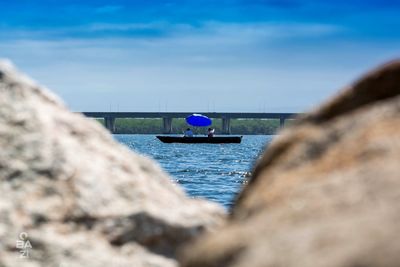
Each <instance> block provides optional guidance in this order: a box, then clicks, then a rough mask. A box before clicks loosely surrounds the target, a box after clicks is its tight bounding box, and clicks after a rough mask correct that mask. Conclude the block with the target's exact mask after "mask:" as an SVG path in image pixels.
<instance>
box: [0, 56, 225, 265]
mask: <svg viewBox="0 0 400 267" xmlns="http://www.w3.org/2000/svg"><path fill="white" fill-rule="evenodd" d="M0 148H1V149H0V241H1V242H0V266H41V267H42V266H52V267H54V266H68V267H71V266H138V267H140V266H154V267H156V266H160V267H161V266H162V267H169V266H176V261H175V260H174V259H173V258H174V255H175V250H176V249H177V247H178V246H179V245H181V244H183V243H184V242H186V241H187V240H189V239H190V238H192V237H193V236H195V235H197V234H198V233H199V232H201V231H202V230H203V229H204V228H210V227H213V226H215V225H218V224H219V223H221V221H222V219H223V210H222V208H220V207H218V206H216V205H214V204H212V203H209V202H206V201H203V200H193V199H189V198H188V197H187V196H186V195H185V194H184V193H183V191H182V190H181V189H180V188H178V187H177V186H176V185H174V184H173V183H172V182H171V181H170V179H169V177H167V176H166V175H165V174H164V173H163V172H162V171H161V170H160V168H159V167H158V166H157V165H156V164H154V163H153V162H152V161H151V160H149V159H147V158H145V157H142V156H139V155H136V154H133V153H132V152H130V151H128V149H125V148H124V147H122V146H121V145H118V144H117V143H116V142H115V141H113V139H112V137H111V136H110V135H109V134H108V133H107V132H106V130H105V129H103V127H101V126H100V125H99V124H98V123H96V122H94V121H91V120H89V119H86V118H84V117H82V116H81V115H78V114H73V113H71V112H69V111H68V110H67V109H66V108H65V107H64V106H63V104H62V103H61V102H60V101H59V100H58V99H57V97H55V96H53V95H52V94H51V93H50V92H48V91H47V90H46V89H43V88H40V87H38V86H37V85H36V84H35V83H34V82H32V81H30V80H29V79H28V78H26V77H23V76H22V75H21V74H19V73H17V72H16V71H15V70H14V69H13V67H12V66H11V65H10V64H9V63H7V62H1V63H0ZM21 232H26V233H27V234H28V235H29V236H28V240H29V241H30V243H31V245H32V249H31V250H30V257H29V258H28V259H20V258H19V255H20V252H19V249H17V248H16V241H17V240H18V238H19V235H20V233H21ZM60 264H62V265H60Z"/></svg>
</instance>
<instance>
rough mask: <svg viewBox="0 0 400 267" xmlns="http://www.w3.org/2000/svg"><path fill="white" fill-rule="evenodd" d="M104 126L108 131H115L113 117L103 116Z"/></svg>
mask: <svg viewBox="0 0 400 267" xmlns="http://www.w3.org/2000/svg"><path fill="white" fill-rule="evenodd" d="M104 126H105V127H106V128H107V129H108V130H109V131H110V133H114V132H115V118H113V117H105V118H104Z"/></svg>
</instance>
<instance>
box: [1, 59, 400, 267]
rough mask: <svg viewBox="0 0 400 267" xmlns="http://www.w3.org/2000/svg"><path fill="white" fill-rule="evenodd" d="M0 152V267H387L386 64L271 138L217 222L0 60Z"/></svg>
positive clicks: (397, 246)
mask: <svg viewBox="0 0 400 267" xmlns="http://www.w3.org/2000/svg"><path fill="white" fill-rule="evenodd" d="M0 148H1V149H0V180H1V186H0V266H7V267H14V266H22V267H36V266H37V267H42V266H44V267H50V266H51V267H54V266H57V267H58V266H60V267H61V266H62V267H76V266H94V267H97V266H99V267H100V266H116V267H122V266H132V267H147V266H148V267H150V266H152V267H177V266H182V267H224V266H227V267H249V266H251V267H264V266H266V267H267V266H271V267H272V266H273V267H277V266H296V267H302V266H319V267H321V266H326V267H331V266H332V267H334V266H335V267H360V266H363V267H369V266H371V267H372V266H374V267H377V266H378V267H379V266H382V267H391V266H393V267H394V266H398V265H399V262H400V253H399V252H400V242H399V241H398V240H399V239H400V224H399V221H400V201H399V200H400V61H393V62H390V63H388V64H385V65H383V66H381V67H379V68H378V69H376V70H374V71H372V72H370V73H368V74H366V75H365V76H363V77H362V78H361V79H359V80H358V81H356V82H355V83H354V84H352V85H350V86H348V87H347V88H344V89H343V90H342V91H340V93H339V94H338V95H337V96H336V97H334V98H333V99H332V100H330V101H328V102H327V103H325V104H323V105H322V106H321V107H319V108H317V109H316V110H314V111H311V112H309V113H307V114H305V115H304V116H303V117H301V118H298V120H297V121H296V122H295V123H294V124H292V125H291V126H289V127H287V128H286V129H284V130H283V131H282V132H281V134H280V135H279V137H277V138H276V140H275V141H274V142H273V143H272V144H271V145H270V146H269V147H268V149H267V150H266V151H265V152H264V154H263V155H262V157H261V158H260V159H259V160H258V162H257V164H256V166H255V168H254V170H253V171H252V172H251V177H250V178H249V182H248V183H247V184H246V186H245V188H244V189H243V190H242V192H241V193H240V195H239V197H238V199H237V201H236V204H235V206H234V208H233V212H232V214H231V215H229V216H228V217H227V216H226V214H225V212H224V210H223V209H222V208H221V207H219V206H218V205H216V204H214V203H211V202H208V201H205V200H194V199H190V198H189V197H188V196H186V195H185V193H184V192H183V190H182V189H181V188H179V186H177V185H176V184H174V183H173V182H172V180H171V179H170V178H169V177H168V176H167V175H166V174H165V173H164V172H163V171H162V170H161V169H160V167H159V166H158V165H157V164H156V163H155V162H153V161H152V160H150V159H147V158H145V157H143V156H140V155H137V154H135V153H133V152H131V151H129V150H128V149H126V148H125V147H123V146H121V145H119V144H117V143H116V142H115V141H114V140H113V139H112V137H111V136H110V135H109V134H108V133H107V131H106V130H105V129H103V128H102V127H101V126H100V125H99V124H98V123H96V122H93V121H91V120H90V119H86V118H84V117H83V116H81V115H79V114H74V113H72V112H70V111H68V110H67V108H66V107H65V106H64V105H63V103H62V101H61V100H59V99H58V98H57V97H56V96H54V95H53V94H52V93H51V92H50V91H48V90H47V89H46V88H44V87H41V86H39V85H37V84H36V83H35V82H33V81H32V80H31V79H30V78H27V77H26V76H24V75H23V74H21V73H20V72H18V71H16V70H15V68H14V67H13V66H12V64H11V63H9V62H6V61H2V62H0ZM26 253H27V254H28V255H26ZM24 256H25V257H24Z"/></svg>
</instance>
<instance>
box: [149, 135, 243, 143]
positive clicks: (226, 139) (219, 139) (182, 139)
mask: <svg viewBox="0 0 400 267" xmlns="http://www.w3.org/2000/svg"><path fill="white" fill-rule="evenodd" d="M156 137H157V138H158V139H159V140H160V141H161V142H163V143H185V144H198V143H201V144H227V143H237V144H239V143H240V142H241V141H242V137H243V136H213V137H207V136H193V137H189V136H168V135H157V136H156Z"/></svg>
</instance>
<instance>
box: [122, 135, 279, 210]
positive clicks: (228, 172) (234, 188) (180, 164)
mask: <svg viewBox="0 0 400 267" xmlns="http://www.w3.org/2000/svg"><path fill="white" fill-rule="evenodd" d="M114 138H115V139H116V140H117V141H119V142H120V143H122V144H124V145H126V146H128V147H129V148H130V149H132V150H134V151H136V152H137V153H140V154H144V155H146V156H149V157H151V158H153V159H154V160H156V161H157V162H158V163H159V164H160V165H161V167H162V168H163V169H164V170H165V171H166V172H168V173H169V174H170V175H171V177H172V179H174V180H175V181H176V182H177V183H179V184H181V185H182V187H183V188H184V189H185V190H186V192H187V194H189V195H190V196H192V197H202V198H206V199H209V200H212V201H216V202H218V203H220V204H222V205H224V206H225V207H226V208H228V209H229V208H230V207H231V205H232V203H233V201H234V199H235V196H236V195H237V193H238V192H239V190H240V189H241V188H242V186H243V184H244V183H245V180H246V176H247V175H248V173H249V172H250V171H251V169H252V167H253V164H254V162H255V160H256V159H257V158H258V156H259V155H260V153H261V152H262V151H263V150H264V147H265V146H266V145H268V144H269V142H270V141H271V140H272V138H273V136H271V135H245V136H243V139H242V143H241V144H178V143H176V144H175V143H173V144H164V143H162V142H161V141H159V140H158V139H157V138H156V137H155V135H114Z"/></svg>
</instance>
